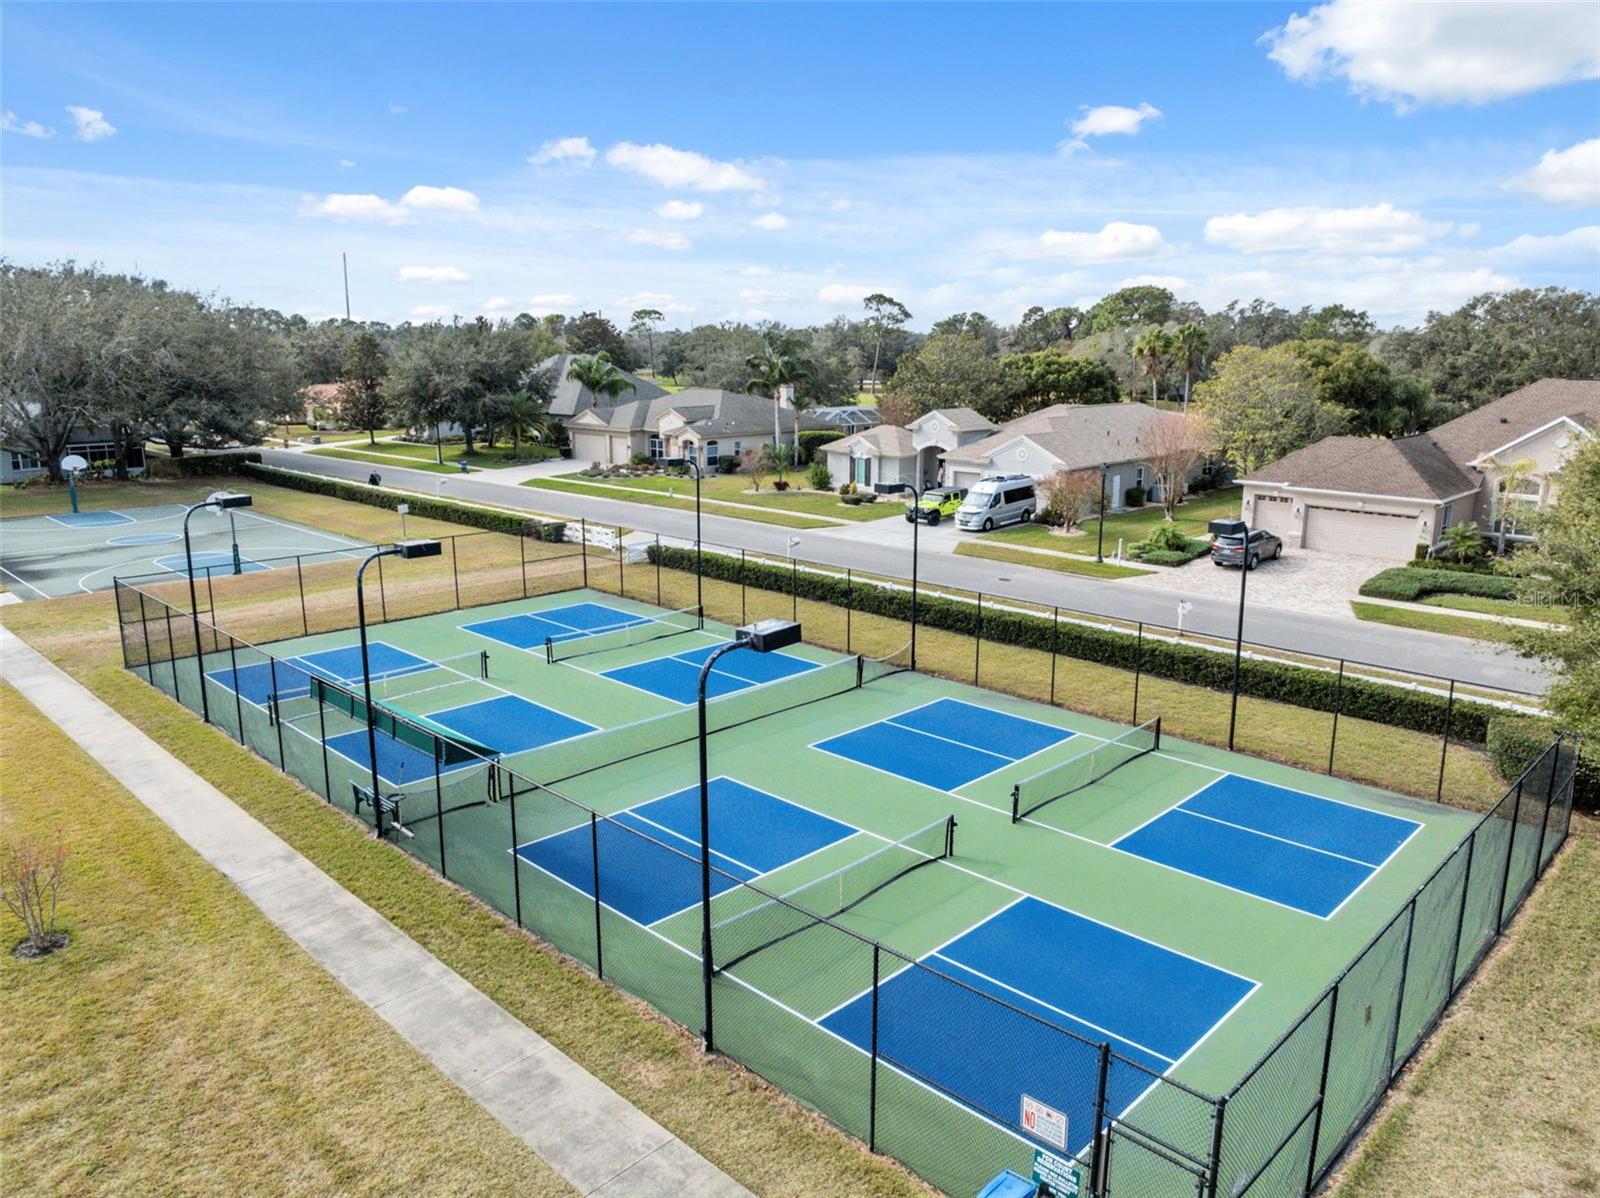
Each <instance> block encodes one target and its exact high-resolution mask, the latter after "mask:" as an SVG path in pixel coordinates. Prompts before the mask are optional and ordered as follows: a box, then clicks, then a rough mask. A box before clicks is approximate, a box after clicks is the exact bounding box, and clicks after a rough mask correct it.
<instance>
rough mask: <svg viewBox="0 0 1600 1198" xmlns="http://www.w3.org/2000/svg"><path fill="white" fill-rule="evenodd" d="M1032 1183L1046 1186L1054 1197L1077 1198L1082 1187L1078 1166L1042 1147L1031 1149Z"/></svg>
mask: <svg viewBox="0 0 1600 1198" xmlns="http://www.w3.org/2000/svg"><path fill="white" fill-rule="evenodd" d="M1023 1101H1024V1102H1026V1101H1028V1100H1027V1099H1024V1100H1023ZM1064 1125H1065V1121H1064V1120H1063V1126H1064ZM1033 1184H1034V1185H1036V1186H1048V1187H1049V1189H1050V1193H1052V1194H1053V1195H1055V1198H1078V1195H1079V1193H1080V1192H1081V1191H1082V1189H1083V1180H1082V1175H1081V1174H1079V1172H1078V1167H1077V1166H1076V1165H1074V1164H1073V1163H1072V1162H1071V1161H1064V1160H1062V1159H1061V1158H1060V1157H1059V1156H1056V1155H1055V1154H1054V1153H1050V1152H1046V1151H1045V1150H1044V1149H1043V1148H1035V1149H1034V1150H1033Z"/></svg>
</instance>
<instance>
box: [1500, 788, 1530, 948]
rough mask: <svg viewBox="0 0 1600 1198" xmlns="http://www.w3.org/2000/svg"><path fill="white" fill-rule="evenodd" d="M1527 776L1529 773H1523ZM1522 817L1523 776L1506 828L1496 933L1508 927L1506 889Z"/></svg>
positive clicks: (1508, 884) (1509, 880) (1512, 801)
mask: <svg viewBox="0 0 1600 1198" xmlns="http://www.w3.org/2000/svg"><path fill="white" fill-rule="evenodd" d="M1523 776H1524V777H1526V776H1527V775H1523ZM1521 817H1522V778H1518V779H1517V794H1516V797H1515V798H1514V799H1512V800H1511V825H1510V827H1509V828H1508V829H1507V830H1506V863H1505V866H1504V868H1502V869H1501V871H1500V905H1499V906H1498V907H1496V908H1495V909H1494V934H1495V935H1496V936H1497V937H1498V936H1499V935H1500V933H1501V932H1503V931H1505V928H1506V891H1507V888H1508V887H1509V886H1510V884H1511V858H1512V857H1514V856H1515V855H1516V847H1517V821H1518V820H1519V819H1520V818H1521Z"/></svg>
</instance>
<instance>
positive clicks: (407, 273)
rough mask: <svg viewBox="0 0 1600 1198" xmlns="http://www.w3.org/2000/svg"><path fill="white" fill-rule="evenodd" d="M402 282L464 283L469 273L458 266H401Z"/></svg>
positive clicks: (400, 276) (400, 278) (400, 277)
mask: <svg viewBox="0 0 1600 1198" xmlns="http://www.w3.org/2000/svg"><path fill="white" fill-rule="evenodd" d="M398 278H399V280H400V282H402V283H465V282H466V281H467V280H468V279H469V278H471V276H470V275H468V274H467V272H466V271H464V270H462V269H461V268H460V267H459V266H402V267H401V268H400V274H399V276H398Z"/></svg>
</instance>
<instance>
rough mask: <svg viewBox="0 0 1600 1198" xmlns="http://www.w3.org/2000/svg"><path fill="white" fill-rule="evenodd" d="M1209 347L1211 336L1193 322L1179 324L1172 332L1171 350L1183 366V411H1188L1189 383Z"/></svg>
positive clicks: (1202, 362) (1197, 370)
mask: <svg viewBox="0 0 1600 1198" xmlns="http://www.w3.org/2000/svg"><path fill="white" fill-rule="evenodd" d="M1210 348H1211V338H1210V337H1209V336H1207V335H1206V331H1205V329H1203V328H1201V327H1200V326H1199V325H1197V324H1195V323H1194V322H1192V321H1191V322H1190V323H1189V324H1184V325H1179V326H1178V328H1177V329H1176V331H1174V332H1173V334H1172V352H1173V353H1174V354H1175V355H1177V359H1178V365H1180V366H1182V367H1183V411H1184V414H1185V415H1187V414H1188V412H1189V384H1190V383H1191V382H1192V381H1193V380H1194V376H1195V375H1196V374H1197V373H1198V372H1199V370H1200V368H1201V367H1202V366H1204V365H1205V364H1206V350H1208V349H1210Z"/></svg>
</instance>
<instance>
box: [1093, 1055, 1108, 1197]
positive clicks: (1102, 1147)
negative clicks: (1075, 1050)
mask: <svg viewBox="0 0 1600 1198" xmlns="http://www.w3.org/2000/svg"><path fill="white" fill-rule="evenodd" d="M1099 1057H1100V1068H1099V1075H1098V1078H1097V1080H1096V1081H1095V1087H1094V1136H1093V1137H1092V1138H1091V1140H1090V1141H1089V1143H1090V1150H1089V1151H1090V1156H1089V1179H1090V1180H1089V1193H1091V1194H1100V1193H1102V1192H1103V1191H1102V1190H1101V1189H1100V1188H1099V1185H1098V1184H1097V1183H1098V1182H1099V1181H1100V1180H1102V1161H1101V1159H1100V1158H1101V1154H1102V1153H1104V1152H1106V1151H1107V1145H1106V1143H1105V1141H1104V1139H1103V1137H1102V1135H1101V1133H1102V1131H1103V1130H1104V1128H1105V1125H1106V1083H1107V1082H1108V1080H1109V1079H1110V1077H1111V1043H1110V1041H1103V1042H1102V1043H1101V1045H1100V1049H1099Z"/></svg>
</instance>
